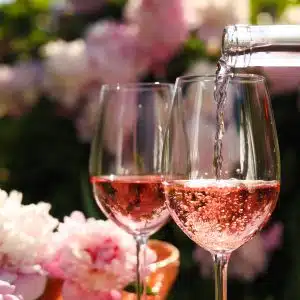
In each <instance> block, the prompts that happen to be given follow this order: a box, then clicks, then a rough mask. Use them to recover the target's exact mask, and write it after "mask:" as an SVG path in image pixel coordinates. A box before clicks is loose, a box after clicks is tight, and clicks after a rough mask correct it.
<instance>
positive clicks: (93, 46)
mask: <svg viewBox="0 0 300 300" xmlns="http://www.w3.org/2000/svg"><path fill="white" fill-rule="evenodd" d="M297 22H298V23H299V24H300V1H287V0H222V1H221V0H182V1H180V0H160V1H158V0H140V1H138V0H129V1H126V0H66V1H60V0H0V117H1V118H0V183H1V188H3V189H5V190H7V191H10V190H13V189H16V190H19V191H21V192H22V193H23V196H24V202H25V203H37V202H39V201H47V202H50V203H51V204H52V210H51V212H52V214H53V215H54V216H56V217H58V218H60V219H62V218H63V216H65V215H69V214H70V213H71V212H72V211H73V210H81V211H83V212H84V213H85V214H86V215H87V216H93V217H97V218H104V217H103V215H102V214H101V213H100V212H99V210H98V208H97V207H96V205H95V204H94V201H93V196H92V193H91V188H90V185H89V179H88V159H89V148H90V142H91V136H92V133H93V128H94V122H95V118H96V113H95V112H96V110H97V103H98V93H99V89H100V87H101V85H102V84H103V83H107V82H108V83H110V82H128V81H131V82H132V81H154V80H158V81H166V82H174V81H175V78H176V77H177V76H179V75H183V74H201V73H212V72H214V70H215V63H216V59H217V58H218V57H219V55H220V46H221V35H222V30H223V28H224V26H225V25H227V24H234V23H252V24H274V23H290V24H297ZM299 34H300V32H299ZM254 71H255V72H260V73H262V74H264V75H265V76H267V79H268V82H269V88H270V92H271V97H272V103H273V108H274V113H275V119H276V126H277V130H278V135H279V143H280V151H281V163H282V190H281V194H280V199H279V203H278V206H277V208H276V211H275V213H274V215H273V217H272V220H271V221H270V223H269V225H268V226H267V228H265V230H264V231H263V232H262V233H261V234H260V235H258V236H257V238H255V239H254V240H253V241H252V242H249V244H247V247H244V248H242V249H241V250H239V252H237V253H236V254H235V255H234V256H233V258H232V262H231V264H230V267H229V287H228V292H229V296H228V298H229V299H231V300H283V299H284V300H292V299H300V158H299V157H300V155H299V154H300V149H299V148H300V113H299V109H300V102H299V101H300V98H299V97H300V94H299V87H300V69H299V68H288V69H287V68H280V69H279V68H264V69H255V70H254ZM298 155H299V156H298ZM298 226H299V229H298ZM154 237H155V238H158V239H162V240H166V241H169V242H171V243H173V244H174V245H176V246H177V247H178V248H179V249H180V253H181V267H180V274H179V277H178V279H177V281H176V283H175V286H174V287H173V289H172V292H171V293H170V296H169V299H174V300H179V299H180V300H182V299H205V300H208V299H213V298H214V285H213V284H214V283H213V279H212V266H211V259H210V257H209V256H207V255H208V254H207V253H204V252H203V251H201V250H199V249H198V248H197V247H196V246H195V245H194V243H193V242H191V241H190V240H189V239H188V238H187V237H186V236H185V234H183V233H182V232H181V231H180V230H179V229H178V228H177V226H176V225H175V224H174V223H173V222H171V221H170V222H169V223H168V224H167V225H165V227H164V228H162V229H161V230H160V232H158V233H157V234H156V235H155V236H154Z"/></svg>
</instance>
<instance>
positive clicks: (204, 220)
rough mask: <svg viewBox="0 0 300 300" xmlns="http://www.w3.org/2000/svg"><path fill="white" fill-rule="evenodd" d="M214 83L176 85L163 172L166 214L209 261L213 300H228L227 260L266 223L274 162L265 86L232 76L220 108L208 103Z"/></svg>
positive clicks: (192, 79)
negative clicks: (200, 249)
mask: <svg viewBox="0 0 300 300" xmlns="http://www.w3.org/2000/svg"><path fill="white" fill-rule="evenodd" d="M215 78H216V77H215V76H214V75H212V76H186V77H184V76H183V77H180V78H178V79H177V80H176V84H175V93H174V99H173V103H172V108H171V109H172V111H171V116H170V122H169V124H168V128H167V132H166V138H165V142H164V149H163V159H162V163H163V167H162V170H163V172H164V173H165V182H164V188H165V194H166V203H167V206H168V209H169V211H170V215H171V217H172V218H173V219H174V221H175V222H176V223H177V225H178V226H179V227H180V228H181V229H182V230H183V232H184V233H185V234H186V235H187V236H188V237H189V238H190V239H191V240H193V241H194V242H195V243H196V244H198V245H199V246H200V247H203V248H204V249H206V250H208V251H209V252H210V253H211V254H212V257H213V261H214V270H215V294H216V298H215V299H216V300H226V299H227V266H228V262H229V258H230V254H231V253H232V252H233V251H234V250H236V249H237V248H239V247H240V246H241V245H243V244H244V243H246V242H247V241H248V240H250V239H251V238H252V237H253V236H254V235H255V233H256V232H257V231H258V230H260V229H261V228H262V227H263V226H264V225H265V224H266V222H267V220H268V219H269V217H270V216H271V214H272V212H273V210H274V208H275V205H276V202H277V198H278V194H279V189H280V162H279V148H278V141H277V134H276V129H275V123H274V118H273V112H272V108H271V103H270V98H269V94H268V91H267V88H266V83H265V79H264V78H263V77H262V76H258V75H253V74H231V75H230V76H229V78H228V81H227V86H225V87H226V89H225V91H226V98H225V103H224V105H220V103H218V101H216V100H215V98H214V90H215V81H216V80H215ZM217 121H218V122H217ZM217 124H219V126H217ZM218 128H221V129H224V130H221V131H220V132H219V131H218V132H217V129H218ZM222 131H223V132H222ZM217 149H219V150H220V151H217ZM217 174H218V176H217V177H216V175H217Z"/></svg>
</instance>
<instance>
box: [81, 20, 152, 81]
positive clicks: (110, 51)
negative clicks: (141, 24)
mask: <svg viewBox="0 0 300 300" xmlns="http://www.w3.org/2000/svg"><path fill="white" fill-rule="evenodd" d="M86 47H87V55H88V58H89V66H90V71H91V73H92V74H94V76H95V79H98V80H100V81H101V82H102V83H117V82H128V81H133V82H134V81H136V80H137V78H138V76H139V75H141V74H143V73H144V72H145V71H147V69H148V67H149V64H150V57H148V56H147V55H145V54H144V53H143V51H142V49H141V47H140V41H139V36H138V34H137V28H136V27H135V26H128V25H125V24H119V23H116V22H112V21H101V22H98V23H96V24H94V25H92V26H91V27H90V28H89V29H88V31H87V34H86Z"/></svg>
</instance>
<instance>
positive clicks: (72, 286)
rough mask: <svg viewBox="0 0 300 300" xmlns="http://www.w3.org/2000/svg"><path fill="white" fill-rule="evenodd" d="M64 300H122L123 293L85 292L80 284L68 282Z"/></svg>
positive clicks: (64, 288) (114, 291)
mask: <svg viewBox="0 0 300 300" xmlns="http://www.w3.org/2000/svg"><path fill="white" fill-rule="evenodd" d="M62 295H63V299H64V300H74V299H85V300H120V299H122V296H121V293H120V292H119V291H117V290H111V291H107V292H102V291H95V292H91V291H87V290H84V289H83V288H82V287H81V286H80V285H79V284H76V283H74V282H72V281H67V282H66V283H65V284H64V286H63V290H62Z"/></svg>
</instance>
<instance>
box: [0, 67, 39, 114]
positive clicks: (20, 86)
mask: <svg viewBox="0 0 300 300" xmlns="http://www.w3.org/2000/svg"><path fill="white" fill-rule="evenodd" d="M40 71H41V70H40V67H39V65H38V64H34V63H22V64H16V65H14V66H8V65H0V94H1V97H0V116H5V115H13V116H15V115H19V114H21V113H22V112H23V111H24V110H26V109H28V108H30V107H32V105H33V104H35V103H36V101H37V100H38V93H39V91H40V88H41V84H40V80H39V77H40V73H41V72H40Z"/></svg>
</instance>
